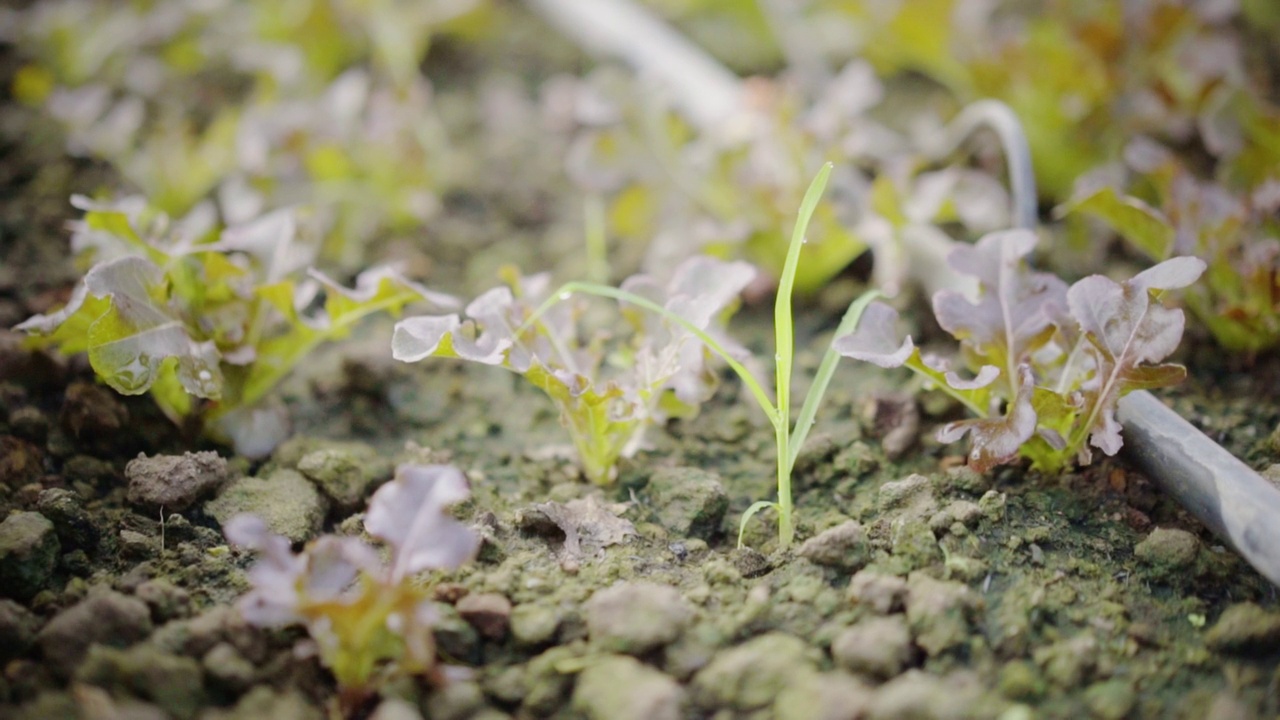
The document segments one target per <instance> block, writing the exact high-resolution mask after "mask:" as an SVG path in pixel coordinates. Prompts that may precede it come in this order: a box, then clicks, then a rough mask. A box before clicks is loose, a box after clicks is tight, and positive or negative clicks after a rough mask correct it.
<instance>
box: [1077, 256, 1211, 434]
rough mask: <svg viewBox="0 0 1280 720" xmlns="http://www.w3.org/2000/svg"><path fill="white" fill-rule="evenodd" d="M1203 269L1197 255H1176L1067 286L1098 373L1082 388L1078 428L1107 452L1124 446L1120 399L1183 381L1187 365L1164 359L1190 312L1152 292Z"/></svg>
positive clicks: (1189, 279) (1189, 278)
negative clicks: (1121, 279)
mask: <svg viewBox="0 0 1280 720" xmlns="http://www.w3.org/2000/svg"><path fill="white" fill-rule="evenodd" d="M1203 270H1204V263H1203V262H1201V261H1200V260H1197V259H1195V258H1174V259H1172V260H1166V261H1165V262H1162V263H1160V264H1159V265H1156V266H1155V267H1153V268H1151V269H1149V270H1147V271H1145V272H1143V273H1141V274H1139V275H1138V276H1137V277H1134V278H1133V279H1131V280H1129V281H1127V282H1125V283H1123V284H1118V283H1116V282H1114V281H1113V280H1111V279H1109V278H1106V277H1103V276H1101V275H1093V276H1090V277H1087V278H1084V279H1083V280H1080V281H1079V282H1077V283H1076V284H1075V285H1072V286H1071V289H1070V290H1069V291H1068V292H1067V303H1068V306H1069V308H1070V310H1071V314H1072V316H1073V317H1075V318H1076V321H1077V322H1078V323H1079V324H1080V329H1081V330H1082V331H1083V332H1084V333H1085V334H1086V338H1087V340H1088V345H1086V346H1085V347H1084V350H1085V352H1087V353H1088V354H1089V355H1090V357H1091V358H1092V359H1093V363H1094V370H1093V375H1092V376H1091V377H1090V378H1089V379H1088V380H1087V381H1085V382H1084V383H1082V384H1081V386H1080V389H1081V391H1082V392H1083V394H1084V397H1085V403H1086V407H1087V412H1086V414H1085V417H1084V418H1083V420H1082V422H1083V424H1082V425H1081V426H1080V430H1079V431H1078V432H1088V433H1089V443H1090V444H1091V445H1093V446H1094V447H1096V448H1098V449H1100V450H1102V451H1103V452H1104V453H1106V454H1108V455H1114V454H1115V453H1116V452H1118V451H1119V450H1120V447H1121V445H1122V444H1123V441H1122V440H1121V438H1120V423H1119V422H1117V421H1116V419H1115V405H1116V402H1117V401H1119V399H1120V398H1121V397H1122V396H1123V395H1125V394H1126V393H1128V392H1129V391H1130V390H1136V389H1139V388H1153V387H1163V386H1165V385H1170V384H1173V383H1176V382H1178V381H1180V380H1181V379H1182V378H1183V377H1184V376H1185V370H1184V369H1183V368H1182V367H1180V366H1178V365H1149V364H1147V363H1159V362H1160V361H1162V360H1164V359H1165V358H1166V357H1168V356H1169V354H1170V353H1172V352H1173V351H1174V350H1175V349H1177V347H1178V342H1179V341H1180V340H1181V339H1182V330H1183V326H1184V324H1185V318H1184V317H1183V314H1182V311H1181V310H1178V309H1174V308H1166V307H1164V306H1163V305H1161V304H1160V303H1159V302H1158V301H1157V300H1155V298H1153V295H1154V294H1155V293H1158V292H1161V291H1164V290H1171V289H1176V288H1180V287H1185V286H1187V285H1189V284H1191V283H1192V282H1194V281H1195V280H1196V278H1198V277H1199V275H1200V273H1201V272H1203Z"/></svg>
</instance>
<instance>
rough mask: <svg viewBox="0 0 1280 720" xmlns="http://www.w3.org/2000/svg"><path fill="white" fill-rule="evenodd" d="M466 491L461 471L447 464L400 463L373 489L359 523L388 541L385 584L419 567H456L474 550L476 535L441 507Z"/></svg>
mask: <svg viewBox="0 0 1280 720" xmlns="http://www.w3.org/2000/svg"><path fill="white" fill-rule="evenodd" d="M470 494H471V489H470V486H469V485H468V484H467V478H466V476H464V475H463V474H462V471H461V470H459V469H457V468H455V467H452V466H449V465H407V464H406V465H401V466H400V467H399V468H397V469H396V477H395V479H394V480H392V481H391V482H389V483H387V484H386V485H383V486H382V487H380V488H378V491H377V492H375V493H374V494H373V499H372V500H370V502H369V511H368V513H367V514H366V515H365V520H364V526H365V529H366V530H367V531H368V532H369V534H370V535H373V536H374V537H377V538H379V539H381V540H384V541H386V543H387V544H389V545H390V546H391V549H392V565H391V575H390V582H391V584H393V585H394V584H399V583H400V582H401V581H402V580H403V579H404V578H405V577H407V576H409V575H412V574H413V573H417V572H421V571H423V570H429V569H440V568H447V569H453V568H456V567H458V566H459V565H461V564H462V563H464V562H466V561H467V560H469V559H471V557H472V556H474V555H475V553H476V550H477V549H479V546H480V538H479V537H478V536H477V535H476V534H475V533H474V532H472V531H471V530H470V529H468V528H467V527H466V526H465V525H463V524H462V523H460V522H458V521H457V520H455V519H453V518H452V517H450V516H449V515H448V514H447V513H446V512H445V510H446V508H447V507H448V506H449V505H452V504H454V503H457V502H461V501H462V500H465V499H466V498H467V497H468V496H470Z"/></svg>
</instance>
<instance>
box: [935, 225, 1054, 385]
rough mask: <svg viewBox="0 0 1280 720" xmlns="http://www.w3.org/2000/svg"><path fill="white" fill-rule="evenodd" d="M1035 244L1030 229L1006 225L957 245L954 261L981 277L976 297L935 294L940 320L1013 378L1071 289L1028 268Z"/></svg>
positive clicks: (962, 269)
mask: <svg viewBox="0 0 1280 720" xmlns="http://www.w3.org/2000/svg"><path fill="white" fill-rule="evenodd" d="M1035 244H1036V236H1035V234H1034V233H1032V232H1031V231H1029V230H1006V231H1002V232H995V233H990V234H988V235H986V236H984V237H983V238H982V239H981V240H979V241H978V243H977V244H976V245H973V246H961V247H958V248H956V249H955V250H953V251H952V253H951V256H950V258H949V259H950V262H951V266H952V267H953V268H955V269H956V271H957V272H960V273H963V274H966V275H971V276H973V277H976V278H978V281H979V283H980V286H981V289H980V296H979V298H978V301H977V302H976V303H974V302H971V301H969V300H968V299H966V298H965V297H964V296H963V295H961V294H960V293H958V292H954V291H950V290H942V291H939V292H938V293H937V294H935V295H934V296H933V311H934V315H935V316H936V317H937V319H938V324H939V325H941V326H942V328H943V329H944V330H946V331H947V332H949V333H951V334H952V335H954V336H955V337H956V338H957V339H959V340H960V341H961V342H963V343H964V344H965V345H966V346H967V348H968V349H969V350H971V351H972V352H973V353H974V354H975V355H976V356H977V357H978V358H980V359H981V360H983V361H984V362H986V363H988V364H991V365H995V366H996V367H999V368H1000V369H1001V370H1002V371H1003V372H1004V373H1005V375H1006V377H1007V378H1008V382H1010V383H1012V382H1013V381H1014V378H1013V375H1014V373H1015V368H1016V367H1017V366H1018V365H1019V364H1021V363H1023V362H1026V361H1027V356H1028V355H1029V354H1030V353H1032V352H1034V351H1035V350H1036V349H1037V348H1038V347H1040V346H1041V345H1043V344H1044V343H1045V342H1047V341H1048V340H1049V338H1050V337H1051V336H1052V332H1053V323H1052V322H1051V318H1050V313H1049V312H1048V307H1049V306H1051V305H1053V304H1055V303H1059V304H1060V303H1062V302H1063V295H1064V294H1065V293H1066V289H1067V286H1066V283H1064V282H1062V280H1060V279H1058V277H1057V276H1054V275H1051V274H1049V273H1039V272H1033V271H1031V270H1030V269H1029V268H1028V267H1027V265H1026V256H1027V255H1029V254H1030V253H1031V251H1032V249H1033V248H1034V247H1035ZM1012 391H1013V390H1012V388H1010V392H1012Z"/></svg>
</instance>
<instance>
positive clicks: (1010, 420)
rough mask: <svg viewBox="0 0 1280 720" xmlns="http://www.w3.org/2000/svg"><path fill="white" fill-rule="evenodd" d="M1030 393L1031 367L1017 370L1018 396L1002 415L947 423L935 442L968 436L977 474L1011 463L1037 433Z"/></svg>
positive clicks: (1025, 366) (971, 462)
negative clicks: (1023, 445) (1024, 444)
mask: <svg viewBox="0 0 1280 720" xmlns="http://www.w3.org/2000/svg"><path fill="white" fill-rule="evenodd" d="M1033 389H1034V381H1033V378H1032V373H1031V367H1030V366H1029V365H1025V364H1024V365H1020V366H1018V394H1017V395H1016V396H1014V398H1013V399H1012V400H1011V401H1010V402H1009V405H1008V407H1007V408H1006V411H1005V414H1004V415H1002V416H1000V417H994V418H974V419H970V420H958V421H956V422H952V423H948V424H946V425H944V426H943V427H942V429H940V430H938V441H939V442H944V443H951V442H955V441H957V440H959V439H960V438H962V437H964V436H965V435H966V434H968V435H969V441H970V443H971V445H972V448H971V449H970V451H969V464H970V465H971V466H972V467H973V469H974V470H977V471H978V472H986V471H987V470H990V469H991V468H993V467H995V466H996V465H1001V464H1003V463H1007V462H1010V461H1011V460H1013V459H1014V458H1016V457H1017V456H1018V451H1019V450H1020V449H1021V448H1022V444H1023V443H1025V442H1026V441H1027V440H1030V439H1031V436H1032V435H1034V434H1035V431H1036V411H1035V409H1034V408H1033V407H1032V405H1031V398H1032V392H1033Z"/></svg>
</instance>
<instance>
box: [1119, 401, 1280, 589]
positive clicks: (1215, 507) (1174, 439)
mask: <svg viewBox="0 0 1280 720" xmlns="http://www.w3.org/2000/svg"><path fill="white" fill-rule="evenodd" d="M1116 415H1117V417H1118V418H1119V420H1120V422H1121V424H1123V425H1124V438H1125V447H1126V448H1127V453H1128V456H1129V457H1130V459H1132V460H1133V462H1134V463H1135V464H1136V465H1138V467H1140V468H1142V470H1143V471H1144V472H1145V473H1146V474H1147V476H1148V477H1150V478H1151V479H1152V480H1154V481H1155V482H1156V484H1158V485H1159V486H1160V487H1161V488H1162V489H1163V490H1164V491H1165V492H1167V493H1169V494H1170V495H1172V496H1173V497H1174V498H1176V499H1177V501H1178V502H1180V503H1182V506H1183V507H1185V508H1187V509H1188V510H1190V511H1191V514H1193V515H1195V516H1196V517H1197V518H1199V520H1200V522H1202V523H1204V524H1205V525H1206V526H1208V527H1209V529H1210V530H1213V531H1214V533H1216V534H1217V535H1218V537H1220V538H1222V539H1223V540H1225V541H1226V542H1227V543H1228V544H1230V545H1231V547H1233V548H1235V549H1236V552H1238V553H1240V555H1241V556H1242V557H1244V559H1245V560H1247V561H1249V564H1250V565H1252V566H1253V567H1254V568H1255V569H1256V570H1257V571H1258V572H1260V573H1262V575H1263V576H1264V577H1266V578H1267V579H1268V580H1270V581H1271V582H1273V583H1275V584H1276V585H1277V586H1280V489H1277V488H1276V487H1275V486H1274V485H1272V484H1271V483H1269V482H1267V481H1266V480H1265V479H1263V478H1262V476H1260V475H1258V473H1256V472H1254V471H1253V470H1252V469H1251V468H1250V467H1249V466H1248V465H1245V464H1244V463H1242V462H1240V461H1239V460H1237V459H1236V458H1235V457H1234V456H1233V455H1231V453H1229V452H1227V451H1226V450H1225V449H1223V447H1222V446H1221V445H1219V444H1217V443H1215V442H1214V441H1212V440H1210V439H1209V438H1208V436H1206V435H1205V434H1204V433H1202V432H1200V431H1199V430H1197V429H1196V428H1195V427H1194V426H1192V424H1191V423H1189V422H1187V421H1186V420H1183V419H1182V418H1181V417H1180V416H1179V415H1178V414H1177V413H1175V412H1174V411H1172V410H1170V409H1169V408H1168V407H1166V406H1165V405H1164V404H1163V403H1161V402H1160V401H1159V400H1157V399H1156V398H1155V396H1153V395H1152V394H1151V393H1149V392H1134V393H1129V394H1128V395H1126V396H1125V397H1123V398H1121V399H1120V407H1119V411H1118V412H1117V414H1116Z"/></svg>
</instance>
